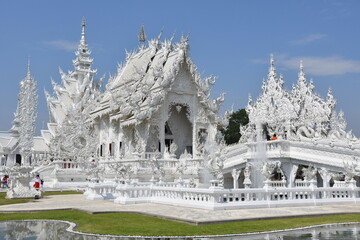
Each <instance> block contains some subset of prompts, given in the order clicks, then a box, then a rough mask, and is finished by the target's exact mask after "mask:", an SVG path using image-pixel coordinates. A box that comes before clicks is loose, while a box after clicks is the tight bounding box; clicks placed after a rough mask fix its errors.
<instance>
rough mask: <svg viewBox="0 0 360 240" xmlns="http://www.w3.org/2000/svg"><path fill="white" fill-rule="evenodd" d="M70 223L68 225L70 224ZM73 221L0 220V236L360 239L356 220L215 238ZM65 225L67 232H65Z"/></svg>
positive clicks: (39, 239)
mask: <svg viewBox="0 0 360 240" xmlns="http://www.w3.org/2000/svg"><path fill="white" fill-rule="evenodd" d="M71 225H72V226H71ZM73 227H74V224H71V223H67V222H60V221H7V222H0V239H5V240H12V239H16V240H21V239H27V240H30V239H31V240H32V239H34V240H58V239H66V240H67V239H69V240H95V239H99V240H112V239H132V240H134V239H186V240H191V239H197V240H200V239H203V240H205V239H209V240H210V239H211V240H214V239H219V240H220V239H221V240H230V239H249V240H255V239H256V240H260V239H261V240H273V239H274V240H288V239H295V240H315V239H316V240H325V239H326V240H329V239H342V240H350V239H351V240H352V239H360V223H355V224H334V225H325V226H318V227H310V228H306V229H300V230H290V231H281V232H269V233H261V234H248V235H231V236H217V237H163V238H162V237H125V236H124V237H121V236H96V235H91V234H79V233H76V232H71V229H72V228H73ZM68 228H69V230H70V232H69V231H67V229H68Z"/></svg>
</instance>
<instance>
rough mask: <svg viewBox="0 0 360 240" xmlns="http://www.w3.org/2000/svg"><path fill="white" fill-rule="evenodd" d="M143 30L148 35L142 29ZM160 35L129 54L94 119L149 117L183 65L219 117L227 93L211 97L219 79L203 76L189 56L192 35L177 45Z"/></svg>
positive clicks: (209, 108)
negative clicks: (212, 86)
mask: <svg viewBox="0 0 360 240" xmlns="http://www.w3.org/2000/svg"><path fill="white" fill-rule="evenodd" d="M140 33H141V35H142V36H145V33H143V32H142V31H140ZM160 37H161V34H160V35H159V36H158V38H157V39H154V40H151V41H149V43H148V46H144V45H141V46H140V47H139V49H138V50H136V51H134V52H130V53H127V57H126V62H125V64H123V65H120V66H119V68H118V72H117V74H116V76H115V77H112V78H110V80H109V82H108V84H107V86H106V91H105V93H104V95H103V97H102V100H101V102H100V106H99V107H98V108H96V109H95V110H94V111H93V112H92V113H91V114H92V116H93V117H94V118H96V117H98V116H102V115H104V114H110V118H111V120H115V119H120V120H122V121H123V122H124V121H126V122H128V123H129V124H132V123H141V122H142V121H143V120H145V119H149V118H150V117H151V115H152V114H153V113H154V112H156V111H157V110H158V109H159V107H160V106H161V104H162V102H163V100H164V99H165V96H166V94H167V93H168V92H170V91H171V90H172V86H173V83H174V80H175V78H176V76H177V74H178V73H179V70H180V68H181V67H187V68H188V71H189V72H190V74H191V78H192V81H193V83H194V85H195V86H196V89H194V91H195V92H197V96H198V97H199V100H200V102H201V104H202V105H203V106H204V108H205V109H206V110H207V112H208V114H210V115H214V116H213V117H214V119H215V118H216V114H217V112H218V110H219V105H220V103H221V102H222V101H223V100H224V98H223V95H222V96H221V97H219V98H217V99H216V100H210V86H211V85H212V84H214V83H215V78H214V77H213V76H210V77H208V78H206V79H201V77H200V75H199V74H198V72H197V68H196V66H195V64H194V63H193V62H192V61H191V59H190V57H189V53H188V50H189V45H188V37H186V38H185V37H183V36H182V38H181V41H180V42H179V43H176V44H173V43H172V41H173V37H172V38H171V39H170V40H165V41H163V42H161V41H160ZM143 38H144V37H142V38H141V39H143ZM184 91H185V89H184Z"/></svg>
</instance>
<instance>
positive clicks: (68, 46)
mask: <svg viewBox="0 0 360 240" xmlns="http://www.w3.org/2000/svg"><path fill="white" fill-rule="evenodd" d="M44 44H46V45H49V46H53V47H56V48H58V49H61V50H66V51H74V50H76V49H77V47H78V43H77V42H70V41H67V40H53V41H45V42H44Z"/></svg>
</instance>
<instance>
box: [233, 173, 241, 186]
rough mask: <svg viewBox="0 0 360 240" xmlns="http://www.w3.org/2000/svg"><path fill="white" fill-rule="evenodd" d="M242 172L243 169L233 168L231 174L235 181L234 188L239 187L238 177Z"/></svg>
mask: <svg viewBox="0 0 360 240" xmlns="http://www.w3.org/2000/svg"><path fill="white" fill-rule="evenodd" d="M240 173H241V170H236V169H233V170H232V172H231V175H232V177H233V182H234V189H237V188H239V181H238V179H239V176H240Z"/></svg>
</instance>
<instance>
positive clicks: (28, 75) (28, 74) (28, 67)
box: [26, 57, 31, 79]
mask: <svg viewBox="0 0 360 240" xmlns="http://www.w3.org/2000/svg"><path fill="white" fill-rule="evenodd" d="M26 78H27V79H30V78H31V71H30V57H28V66H27V74H26Z"/></svg>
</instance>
